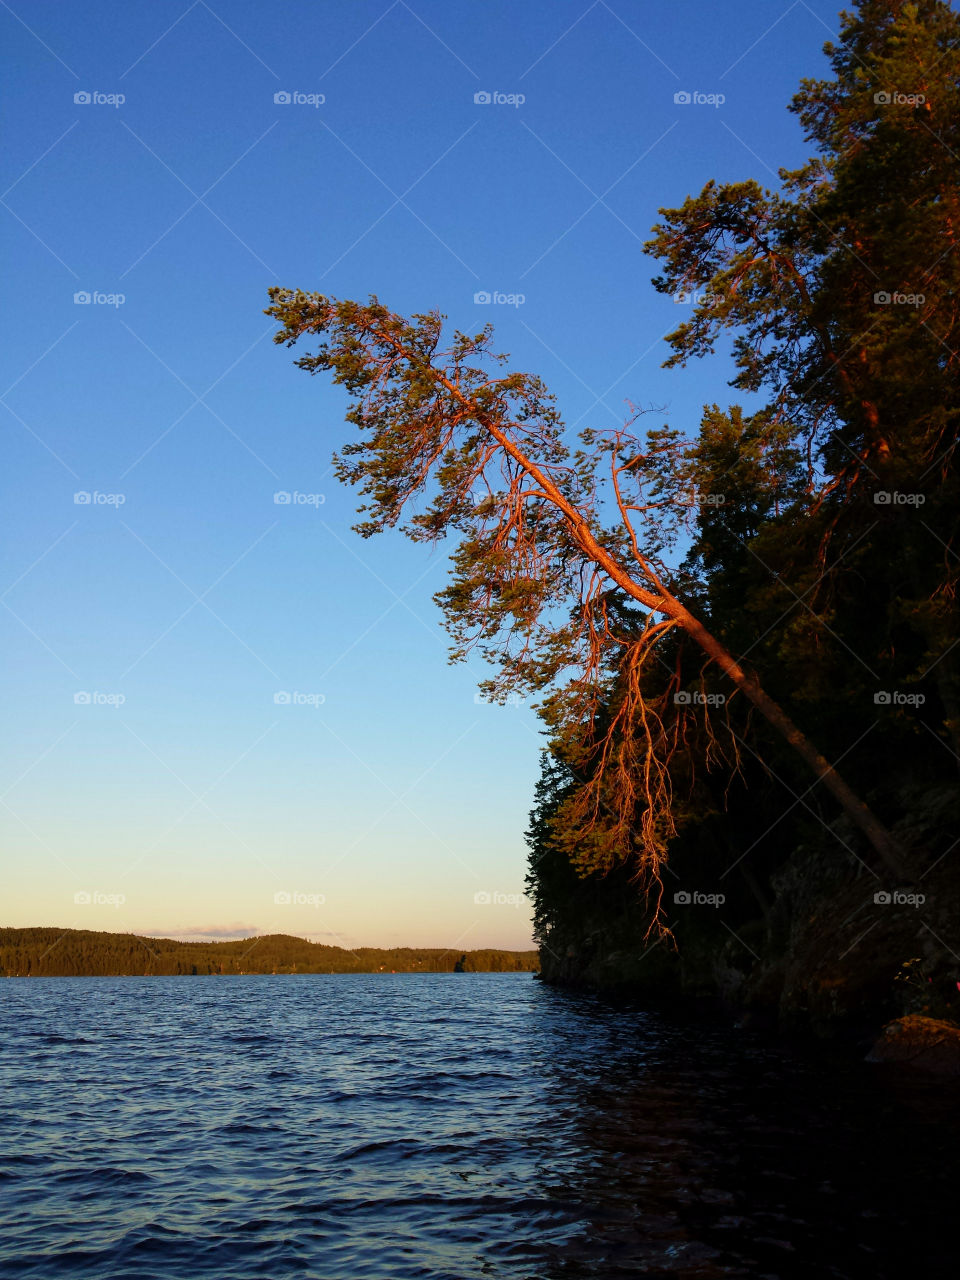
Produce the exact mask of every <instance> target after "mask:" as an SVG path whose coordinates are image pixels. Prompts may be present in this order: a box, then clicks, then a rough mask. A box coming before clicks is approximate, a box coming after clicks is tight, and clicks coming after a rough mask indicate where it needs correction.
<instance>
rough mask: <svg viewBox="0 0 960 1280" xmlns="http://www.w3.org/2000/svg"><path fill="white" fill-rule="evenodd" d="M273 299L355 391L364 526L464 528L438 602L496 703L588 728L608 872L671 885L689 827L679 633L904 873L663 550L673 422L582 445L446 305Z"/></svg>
mask: <svg viewBox="0 0 960 1280" xmlns="http://www.w3.org/2000/svg"><path fill="white" fill-rule="evenodd" d="M271 299H272V305H271V306H270V308H269V309H268V311H267V314H268V315H271V316H273V317H274V318H275V319H276V320H277V321H278V322H279V323H280V325H281V329H280V331H279V332H278V333H277V334H276V335H275V340H276V341H277V342H280V343H286V344H288V345H292V344H294V343H296V342H297V341H299V340H300V339H301V338H303V337H305V336H312V337H314V338H316V339H317V340H318V344H319V345H318V347H317V349H316V351H315V352H314V353H312V354H307V355H305V356H302V357H301V358H300V359H299V360H298V361H297V364H298V365H299V367H300V368H302V369H305V370H306V371H308V372H310V373H317V372H321V371H323V372H330V373H332V374H333V379H334V381H335V382H337V383H340V384H342V385H343V386H344V387H345V388H346V389H347V390H348V391H349V392H350V393H351V394H352V395H353V396H354V400H353V403H352V405H351V407H350V409H349V411H348V413H347V420H348V421H349V422H351V423H353V424H354V425H355V426H356V427H357V428H358V429H359V437H358V438H357V439H354V440H351V441H350V442H349V443H348V444H346V445H345V446H344V447H343V449H342V451H341V452H340V454H339V455H337V457H336V465H337V473H338V476H339V478H340V479H341V480H343V481H346V482H349V483H351V484H354V485H357V486H358V487H359V490H360V493H361V495H362V497H363V499H364V503H363V505H362V507H361V513H363V514H364V516H365V518H364V519H363V520H362V522H361V523H359V524H358V525H357V526H356V530H357V531H358V532H359V533H361V534H362V535H363V536H365V537H366V536H370V535H372V534H374V533H378V532H381V531H382V530H384V529H385V528H388V527H391V528H392V527H393V526H395V525H397V524H398V523H400V522H401V519H403V520H404V523H403V526H402V527H403V529H404V531H405V532H406V533H407V534H408V535H409V536H410V537H412V538H413V539H414V540H416V541H427V542H438V541H439V540H441V539H442V538H444V537H445V536H447V535H451V534H452V535H454V536H456V537H457V539H458V541H457V544H456V549H455V551H454V553H453V556H452V565H453V568H452V578H451V582H450V584H449V586H447V587H446V588H445V589H444V590H443V591H441V592H440V594H439V596H438V600H439V602H440V603H441V605H442V607H443V610H444V613H445V617H446V621H447V624H448V628H449V630H450V632H451V634H452V637H453V640H454V655H455V656H459V657H464V656H465V655H466V653H467V652H468V651H469V650H470V649H471V648H472V647H474V646H479V649H480V651H481V652H482V653H483V655H484V656H485V657H486V658H487V659H489V660H491V661H492V662H493V664H494V666H495V668H496V671H497V674H496V675H495V676H494V677H493V678H491V680H490V681H488V682H486V688H487V689H488V691H489V692H490V693H491V694H492V695H493V696H494V697H501V698H502V697H505V696H506V695H507V694H508V693H509V692H511V691H516V692H520V693H523V694H527V693H531V692H532V693H535V694H538V695H540V697H541V699H542V701H541V710H542V714H543V715H544V718H545V719H546V721H547V723H548V725H549V726H550V728H551V731H552V732H553V734H554V735H555V737H559V738H560V739H567V740H569V741H577V740H578V739H582V738H583V734H584V726H588V727H589V731H590V735H591V748H590V761H591V764H590V768H589V771H587V772H585V775H584V778H583V783H582V785H581V786H580V787H579V788H578V789H577V791H576V793H575V797H574V799H573V801H572V802H570V803H568V804H567V805H565V806H564V807H563V809H562V817H563V821H564V823H565V824H566V825H567V828H568V831H571V832H572V833H573V835H574V838H575V839H577V840H579V841H581V842H582V843H583V845H584V847H586V848H588V849H589V850H590V863H591V865H592V867H594V868H601V869H602V868H604V867H609V866H611V865H613V864H614V863H616V862H629V863H630V864H631V865H633V866H634V867H635V869H636V871H637V874H638V878H640V879H641V880H643V881H644V882H645V883H646V884H647V885H648V886H651V885H652V886H657V885H659V883H660V870H661V867H662V864H663V861H664V858H665V853H666V846H667V843H668V841H669V839H670V837H671V836H672V835H673V834H674V826H673V819H672V816H671V815H672V792H671V775H670V765H671V759H672V757H673V755H674V753H676V752H677V751H678V750H679V749H680V748H681V746H682V744H683V742H684V741H685V740H686V733H685V728H684V721H685V719H687V718H688V717H692V716H694V715H707V712H706V711H705V710H704V709H703V708H702V707H699V708H695V707H694V706H691V705H690V704H689V703H686V704H685V703H684V702H683V701H679V702H678V700H676V699H675V698H674V697H673V694H674V693H675V692H676V691H677V690H678V689H679V687H680V680H681V676H680V674H679V671H678V670H677V669H676V668H675V667H674V668H671V669H670V670H668V671H666V674H665V676H664V679H663V681H662V682H661V684H660V685H659V686H658V689H657V691H656V692H655V693H654V694H651V692H650V681H649V679H648V678H647V674H648V672H649V669H650V666H651V664H652V663H654V662H656V661H657V659H658V658H661V651H662V649H663V646H664V642H665V641H666V640H667V638H668V637H672V633H676V632H678V631H679V632H682V633H683V634H684V635H685V636H686V637H689V639H690V640H692V641H693V642H694V643H695V644H696V645H697V646H698V647H699V649H700V650H701V651H702V654H703V655H704V659H705V663H706V664H707V665H708V666H709V665H712V666H714V667H715V668H716V669H717V670H718V671H719V672H720V673H722V675H723V676H724V677H725V678H726V679H727V680H729V681H730V682H731V683H732V685H733V686H734V688H735V689H736V690H737V691H739V693H741V694H742V695H743V696H744V697H745V698H747V699H748V700H749V702H750V703H752V704H753V706H754V707H755V708H756V709H757V710H758V711H759V712H760V713H761V714H762V715H763V716H764V717H765V718H766V720H767V721H768V722H769V723H770V725H772V726H773V728H774V729H775V730H776V731H777V732H778V733H779V734H780V735H782V737H783V739H784V740H785V741H786V742H787V743H788V744H789V745H790V746H791V747H792V748H793V750H794V751H795V752H796V754H797V755H798V756H799V757H800V758H801V759H802V760H803V761H804V762H805V764H806V766H807V767H808V768H809V769H810V770H811V771H812V772H813V773H814V775H815V776H816V777H817V778H818V779H820V781H821V782H822V783H823V785H824V786H825V787H826V788H828V790H829V791H830V792H831V793H832V794H833V796H834V797H835V798H836V800H837V801H838V802H839V804H840V806H841V807H842V809H843V810H844V812H845V813H847V814H848V815H849V817H850V818H851V819H852V820H853V822H854V823H855V824H856V825H857V826H858V827H859V828H860V830H861V831H862V832H863V834H864V835H865V836H866V838H867V840H868V842H869V844H870V845H871V846H872V848H873V850H874V851H875V853H876V856H877V857H878V859H879V860H880V861H881V862H882V863H883V864H884V865H885V866H886V867H887V868H888V869H889V870H891V871H893V872H894V874H897V875H901V874H903V862H902V855H901V852H900V850H899V848H898V847H897V844H896V841H895V840H894V838H893V837H892V836H891V834H890V833H889V832H888V831H887V830H886V828H885V827H884V826H883V824H882V823H881V822H880V821H879V820H878V818H877V817H876V816H875V815H874V813H873V812H872V811H871V810H870V808H869V807H868V806H867V805H866V804H865V803H864V801H863V800H862V799H861V798H860V797H859V796H858V795H856V794H855V793H854V792H853V790H852V789H851V788H850V786H849V785H848V784H847V783H846V781H845V780H844V779H843V778H842V777H841V776H840V774H839V773H838V771H837V770H836V769H835V768H834V767H833V765H832V764H831V763H830V762H829V761H828V760H827V759H826V758H825V756H824V755H823V754H822V753H821V752H820V751H819V750H818V749H817V747H816V746H815V745H814V743H813V742H811V741H810V739H809V738H808V737H807V736H806V735H805V734H804V733H803V732H801V730H800V729H799V728H798V727H797V725H796V724H794V722H793V721H792V719H791V718H790V717H789V716H788V715H787V713H786V712H785V711H784V709H783V708H782V707H781V706H780V705H779V704H778V703H777V702H776V701H775V700H774V699H772V698H771V697H770V696H769V695H768V694H767V692H766V691H765V690H764V687H763V685H762V684H761V681H760V678H759V676H758V674H757V673H756V672H755V671H752V670H750V669H747V668H746V667H745V666H744V665H742V664H741V663H740V662H739V661H738V660H737V659H736V657H735V656H734V655H733V654H732V653H731V652H729V651H728V649H727V648H726V647H725V646H724V645H723V643H721V642H720V640H718V639H717V637H716V636H715V635H714V634H712V632H711V630H710V629H709V628H708V627H707V626H706V625H704V622H703V621H702V620H701V618H700V617H698V616H697V614H696V612H695V611H694V610H693V609H692V608H691V607H690V602H689V600H685V598H684V596H685V594H687V592H686V587H685V580H684V577H683V575H682V574H681V573H680V572H678V571H677V570H675V569H671V567H670V566H669V564H668V563H667V562H666V560H665V556H666V553H667V549H668V548H669V547H670V546H671V545H672V543H673V541H674V539H675V535H676V531H677V527H678V525H679V523H680V522H681V521H682V520H683V518H684V516H685V514H688V513H689V511H690V497H689V492H688V486H689V483H690V466H689V457H690V451H689V447H688V446H685V445H684V444H683V443H682V442H681V441H679V440H678V439H677V438H676V436H674V435H673V434H672V433H668V432H648V433H647V434H646V436H645V437H641V436H640V435H639V434H637V433H636V432H635V431H634V429H633V427H634V422H630V423H628V424H626V425H625V426H624V427H623V428H622V429H620V430H613V431H608V432H596V431H588V432H585V433H583V435H582V437H581V440H582V448H580V449H578V450H576V451H571V449H570V448H569V447H568V445H567V444H566V443H565V441H564V438H563V430H562V422H561V420H560V417H559V414H558V412H557V409H556V407H555V404H554V401H553V399H552V397H551V396H550V395H549V394H548V392H547V390H546V388H545V386H544V384H543V383H542V381H541V380H540V379H539V378H537V377H536V376H534V375H531V374H527V373H510V372H505V371H504V370H503V365H504V362H505V357H503V356H499V355H496V354H495V353H494V352H493V351H492V347H491V340H492V331H491V329H490V328H489V327H487V328H486V329H484V330H483V332H481V333H479V334H476V335H473V336H470V335H467V334H462V333H455V334H454V335H453V338H452V340H451V341H450V342H449V345H447V346H443V345H441V344H442V317H441V316H440V315H439V314H436V313H431V314H428V315H415V316H413V317H412V318H410V319H405V318H403V317H401V316H399V315H397V314H395V313H393V312H391V311H389V310H388V309H387V308H386V307H384V306H382V305H381V304H380V303H379V302H378V301H377V300H376V299H372V300H371V301H370V302H369V303H368V304H366V305H364V304H361V303H358V302H352V301H338V300H335V299H332V298H328V297H325V296H323V295H320V294H315V293H314V294H311V293H303V292H300V291H291V290H288V289H281V288H275V289H273V290H271ZM687 585H689V586H690V588H691V590H694V589H695V588H694V584H687ZM625 606H626V607H625ZM661 660H662V658H661ZM614 688H615V689H616V698H615V699H611V697H610V694H611V692H612V690H613V689H614ZM611 707H612V708H613V709H612V711H611V710H610V708H611ZM711 738H712V739H713V740H714V741H716V739H715V738H714V737H713V734H712V731H711ZM733 752H734V755H735V748H734V749H733Z"/></svg>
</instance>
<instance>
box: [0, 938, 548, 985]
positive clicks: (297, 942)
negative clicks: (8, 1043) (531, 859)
mask: <svg viewBox="0 0 960 1280" xmlns="http://www.w3.org/2000/svg"><path fill="white" fill-rule="evenodd" d="M458 967H460V968H461V969H462V971H463V972H468V973H469V972H474V973H508V972H510V973H513V972H518V971H530V970H537V969H538V968H539V960H538V958H537V953H536V952H535V951H494V950H483V951H468V952H466V953H461V952H459V951H450V950H446V951H444V950H441V949H440V948H439V947H437V948H416V949H414V948H410V947H393V948H391V949H381V948H377V947H358V948H357V949H356V950H355V951H349V950H346V949H345V948H343V947H328V946H325V945H324V944H322V943H319V942H307V941H306V939H304V938H296V937H292V936H291V935H290V934H285V933H273V934H267V935H265V936H264V937H262V938H240V939H237V940H234V941H230V942H177V941H175V940H173V939H172V938H148V937H140V936H139V935H138V934H135V933H95V932H93V931H92V930H89V929H0V976H2V977H7V978H73V977H88V976H92V977H101V976H103V977H106V976H128V975H129V976H136V975H143V976H160V975H164V976H177V975H181V974H183V975H201V974H241V973H250V974H252V973H452V972H453V971H454V970H455V969H457V968H458Z"/></svg>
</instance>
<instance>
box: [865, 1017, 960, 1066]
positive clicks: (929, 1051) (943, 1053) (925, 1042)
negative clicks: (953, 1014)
mask: <svg viewBox="0 0 960 1280" xmlns="http://www.w3.org/2000/svg"><path fill="white" fill-rule="evenodd" d="M867 1061H868V1062H896V1063H901V1064H903V1065H905V1066H909V1067H913V1068H915V1069H916V1070H919V1071H925V1072H927V1073H929V1074H930V1075H937V1076H949V1077H953V1076H960V1028H958V1027H955V1026H953V1025H951V1023H949V1022H939V1021H937V1019H936V1018H924V1017H921V1016H920V1015H919V1014H911V1015H909V1016H908V1017H905V1018H897V1019H896V1020H895V1021H894V1022H888V1023H887V1025H886V1026H885V1027H884V1028H883V1031H882V1032H881V1035H880V1039H879V1040H878V1041H877V1043H876V1044H875V1045H874V1046H873V1048H872V1049H871V1050H870V1052H869V1053H868V1054H867Z"/></svg>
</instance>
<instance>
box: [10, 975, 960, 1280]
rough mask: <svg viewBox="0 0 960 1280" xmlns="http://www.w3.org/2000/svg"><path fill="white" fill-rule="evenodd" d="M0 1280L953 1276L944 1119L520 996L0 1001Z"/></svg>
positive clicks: (327, 987)
mask: <svg viewBox="0 0 960 1280" xmlns="http://www.w3.org/2000/svg"><path fill="white" fill-rule="evenodd" d="M0 1022H2V1036H3V1039H2V1045H3V1053H2V1059H0V1062H2V1077H3V1085H4V1088H3V1104H2V1105H3V1113H2V1120H0V1161H2V1165H0V1169H2V1180H0V1236H2V1243H0V1275H2V1276H3V1277H16V1280H23V1278H26V1277H42V1278H43V1280H71V1278H72V1277H81V1276H82V1277H96V1280H121V1278H122V1280H181V1277H182V1278H183V1280H248V1278H251V1280H252V1278H253V1277H256V1278H257V1280H260V1278H261V1277H262V1278H265V1280H301V1278H307V1277H309V1278H313V1277H316V1278H317V1280H353V1278H354V1277H357V1278H359V1277H363V1280H394V1278H396V1280H414V1278H415V1277H416V1278H417V1280H428V1278H429V1280H441V1278H442V1280H473V1278H474V1277H476V1278H477V1280H480V1278H481V1277H484V1278H487V1277H510V1278H511V1280H520V1278H522V1280H553V1278H554V1277H556V1278H558V1280H559V1278H561V1277H586V1276H602V1277H625V1276H635V1275H648V1276H663V1277H668V1276H669V1277H719V1276H760V1277H794V1276H797V1277H800V1276H815V1275H822V1276H828V1277H829V1276H833V1277H847V1276H849V1277H855V1278H857V1280H859V1278H860V1277H865V1276H870V1277H897V1280H899V1278H900V1277H906V1276H911V1277H913V1276H916V1277H929V1276H939V1275H955V1274H957V1273H958V1269H957V1254H956V1250H955V1245H954V1240H955V1239H956V1227H955V1223H956V1196H957V1191H958V1183H957V1174H958V1159H957V1150H958V1145H957V1125H956V1111H955V1105H954V1103H953V1102H952V1100H951V1099H952V1094H953V1091H952V1090H951V1089H949V1088H944V1087H943V1086H938V1087H936V1088H932V1087H929V1086H919V1085H904V1084H898V1083H896V1082H895V1081H891V1080H890V1079H889V1078H888V1077H886V1076H884V1075H883V1074H882V1072H881V1074H877V1071H878V1069H877V1068H870V1067H868V1066H866V1065H861V1064H859V1063H853V1064H851V1065H837V1063H836V1062H832V1063H831V1062H828V1061H826V1060H825V1059H824V1058H823V1057H822V1056H811V1055H810V1054H803V1055H797V1054H790V1053H788V1052H787V1051H786V1050H785V1049H783V1048H781V1047H778V1046H777V1045H775V1044H772V1043H771V1042H770V1041H768V1040H764V1039H762V1038H759V1037H755V1036H753V1035H751V1034H748V1033H744V1032H738V1031H735V1030H732V1029H726V1028H717V1027H715V1026H703V1025H698V1024H696V1023H691V1022H684V1021H681V1020H670V1019H666V1018H664V1017H662V1016H659V1015H655V1014H651V1013H645V1012H643V1011H641V1010H638V1009H635V1008H631V1007H629V1006H622V1005H621V1006H619V1007H617V1006H614V1005H611V1004H608V1003H604V1002H603V1001H601V1000H599V999H597V998H595V997H591V996H584V995H577V994H571V993H566V992H562V991H557V990H552V989H550V988H548V987H545V986H544V985H543V984H541V983H540V982H538V981H536V980H534V979H533V978H532V977H531V976H530V975H529V974H464V975H456V974H402V975H390V974H376V975H358V974H341V975H332V976H322V975H317V976H308V975H304V976H291V977H286V976H284V977H237V978H90V979H86V978H73V979H71V978H46V979H31V980H29V981H27V980H13V979H11V980H6V981H3V982H0Z"/></svg>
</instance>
